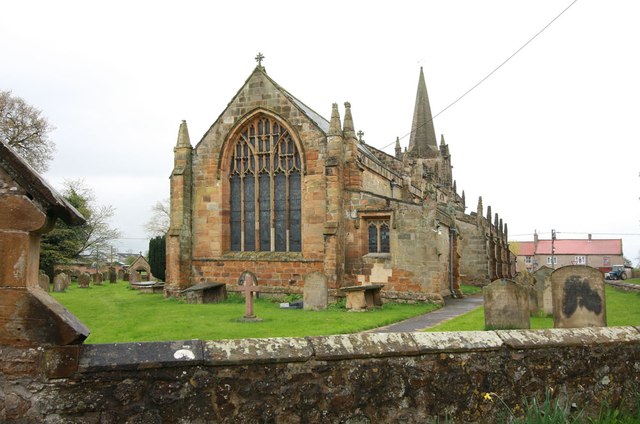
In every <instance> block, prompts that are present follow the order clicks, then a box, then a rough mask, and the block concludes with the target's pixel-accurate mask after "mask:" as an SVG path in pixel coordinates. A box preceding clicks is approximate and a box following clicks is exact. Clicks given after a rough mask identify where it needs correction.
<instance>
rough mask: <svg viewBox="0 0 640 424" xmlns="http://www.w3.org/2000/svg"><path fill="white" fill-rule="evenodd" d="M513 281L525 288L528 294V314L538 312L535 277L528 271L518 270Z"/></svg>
mask: <svg viewBox="0 0 640 424" xmlns="http://www.w3.org/2000/svg"><path fill="white" fill-rule="evenodd" d="M514 281H515V282H516V283H517V284H520V285H521V286H522V287H524V288H525V290H526V291H527V294H528V295H529V314H531V315H534V314H536V313H538V309H539V308H538V295H537V293H536V279H535V278H534V277H533V275H531V274H530V273H529V272H528V271H524V272H519V273H518V274H517V275H516V278H515V279H514Z"/></svg>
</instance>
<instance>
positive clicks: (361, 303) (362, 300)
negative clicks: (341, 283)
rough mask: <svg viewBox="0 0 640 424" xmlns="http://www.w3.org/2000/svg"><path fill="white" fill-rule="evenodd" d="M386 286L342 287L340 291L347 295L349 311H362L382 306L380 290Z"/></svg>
mask: <svg viewBox="0 0 640 424" xmlns="http://www.w3.org/2000/svg"><path fill="white" fill-rule="evenodd" d="M383 287H384V284H369V285H366V286H349V287H342V288H341V289H340V291H342V292H344V293H345V294H346V295H347V305H346V307H347V310H348V311H362V310H365V309H370V308H379V307H380V306H382V297H381V296H380V289H382V288H383Z"/></svg>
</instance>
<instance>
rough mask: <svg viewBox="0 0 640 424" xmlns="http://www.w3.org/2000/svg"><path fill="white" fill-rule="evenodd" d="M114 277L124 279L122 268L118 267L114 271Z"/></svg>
mask: <svg viewBox="0 0 640 424" xmlns="http://www.w3.org/2000/svg"><path fill="white" fill-rule="evenodd" d="M116 278H117V279H118V280H119V281H124V270H123V269H119V270H118V272H117V273H116Z"/></svg>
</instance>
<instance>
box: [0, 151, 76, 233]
mask: <svg viewBox="0 0 640 424" xmlns="http://www.w3.org/2000/svg"><path fill="white" fill-rule="evenodd" d="M0 168H2V169H4V170H5V172H7V174H9V176H10V177H11V178H12V179H13V180H14V181H15V182H16V183H17V184H19V185H20V187H22V189H23V190H25V191H26V192H27V193H28V194H29V195H30V196H32V197H33V198H34V199H35V200H37V201H38V203H40V205H41V207H42V208H43V209H44V210H45V212H46V213H47V215H50V216H55V217H57V218H61V219H62V220H63V221H64V222H66V223H67V224H68V225H82V224H84V222H85V219H84V217H83V216H82V214H81V213H80V212H78V211H77V210H76V208H74V207H73V206H72V205H71V203H69V202H68V201H67V199H65V198H64V197H63V196H62V195H61V194H60V193H58V192H57V191H56V190H55V189H53V188H52V187H51V186H50V185H49V183H47V182H46V181H45V180H44V178H42V177H41V176H40V174H38V172H37V171H36V170H34V169H33V168H32V167H31V165H29V164H28V163H27V162H26V161H25V160H24V159H23V158H22V157H20V156H19V155H18V154H17V153H16V151H15V150H13V148H12V147H10V146H9V145H7V144H5V143H4V142H3V141H0Z"/></svg>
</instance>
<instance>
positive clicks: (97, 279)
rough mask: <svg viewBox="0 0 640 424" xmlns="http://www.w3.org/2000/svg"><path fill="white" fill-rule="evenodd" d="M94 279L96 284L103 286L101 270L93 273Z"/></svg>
mask: <svg viewBox="0 0 640 424" xmlns="http://www.w3.org/2000/svg"><path fill="white" fill-rule="evenodd" d="M92 279H93V284H94V285H96V286H101V285H102V273H101V272H96V273H95V274H93V275H92Z"/></svg>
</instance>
